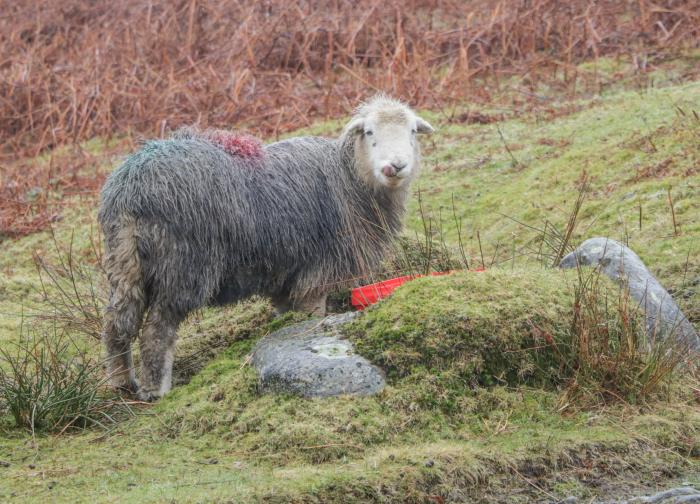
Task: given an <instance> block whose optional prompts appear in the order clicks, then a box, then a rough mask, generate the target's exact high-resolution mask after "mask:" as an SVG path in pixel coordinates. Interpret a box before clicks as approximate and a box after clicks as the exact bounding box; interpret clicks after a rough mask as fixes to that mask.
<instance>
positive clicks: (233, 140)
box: [207, 131, 262, 158]
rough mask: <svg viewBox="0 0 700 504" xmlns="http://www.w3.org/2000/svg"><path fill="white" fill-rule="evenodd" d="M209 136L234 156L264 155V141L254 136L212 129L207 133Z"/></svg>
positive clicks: (255, 156)
mask: <svg viewBox="0 0 700 504" xmlns="http://www.w3.org/2000/svg"><path fill="white" fill-rule="evenodd" d="M207 138H208V139H209V141H211V142H213V143H215V144H217V145H218V146H220V147H221V148H222V149H223V150H225V151H226V152H228V153H229V154H230V155H232V156H239V157H242V158H260V157H262V142H261V141H260V140H259V139H258V138H255V137H254V136H251V135H244V134H241V133H233V132H230V131H212V132H211V133H209V134H208V135H207Z"/></svg>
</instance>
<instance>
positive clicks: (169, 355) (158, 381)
mask: <svg viewBox="0 0 700 504" xmlns="http://www.w3.org/2000/svg"><path fill="white" fill-rule="evenodd" d="M182 319H183V317H182V316H179V315H176V314H174V313H172V312H171V311H170V310H167V309H164V308H163V307H162V306H159V305H155V306H152V307H151V309H150V311H149V312H148V316H147V317H146V321H145V323H144V325H143V330H142V331H141V341H140V346H139V348H140V350H141V387H140V388H139V392H138V397H139V399H141V400H142V401H155V400H156V399H158V398H160V397H163V396H164V395H165V394H166V393H168V391H170V387H171V385H172V370H173V359H174V355H175V340H176V338H177V327H178V325H179V324H180V322H181V321H182Z"/></svg>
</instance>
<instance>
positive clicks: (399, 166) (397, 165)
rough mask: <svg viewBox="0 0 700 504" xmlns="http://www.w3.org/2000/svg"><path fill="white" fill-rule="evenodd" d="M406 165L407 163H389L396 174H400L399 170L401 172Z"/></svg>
mask: <svg viewBox="0 0 700 504" xmlns="http://www.w3.org/2000/svg"><path fill="white" fill-rule="evenodd" d="M407 164H408V163H406V162H405V161H392V162H391V166H393V167H394V170H396V172H397V173H398V172H400V171H401V170H403V169H404V168H406V165H407Z"/></svg>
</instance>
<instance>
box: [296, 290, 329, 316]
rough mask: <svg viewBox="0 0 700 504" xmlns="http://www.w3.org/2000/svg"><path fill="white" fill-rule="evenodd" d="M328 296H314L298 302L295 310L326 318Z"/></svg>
mask: <svg viewBox="0 0 700 504" xmlns="http://www.w3.org/2000/svg"><path fill="white" fill-rule="evenodd" d="M326 296H327V295H326V294H323V295H322V296H312V297H307V298H304V299H302V300H301V301H299V302H297V303H296V305H295V306H294V309H295V310H297V311H300V312H305V313H310V314H311V315H313V316H314V317H325V316H326Z"/></svg>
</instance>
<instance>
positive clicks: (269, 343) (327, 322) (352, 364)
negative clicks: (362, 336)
mask: <svg viewBox="0 0 700 504" xmlns="http://www.w3.org/2000/svg"><path fill="white" fill-rule="evenodd" d="M357 315H358V314H357V313H345V314H341V315H333V316H329V317H326V318H324V319H314V320H308V321H306V322H301V323H299V324H295V325H292V326H289V327H285V328H283V329H280V330H279V331H276V332H274V333H272V334H270V335H268V336H266V337H264V338H263V339H262V340H260V342H259V343H258V344H257V345H256V347H255V349H254V350H253V359H252V362H253V365H254V366H255V368H256V369H257V371H258V374H259V377H260V385H261V388H262V390H263V391H265V392H281V393H292V394H299V395H302V396H305V397H328V396H337V395H344V394H356V395H371V394H376V393H377V392H379V391H381V390H382V389H383V388H384V385H385V381H384V374H383V372H382V371H381V370H380V369H379V368H378V367H377V366H374V365H372V364H371V363H370V362H369V361H368V360H367V359H365V358H364V357H361V356H359V355H357V354H355V351H354V348H353V345H352V343H351V342H350V341H348V340H347V339H344V338H342V337H341V336H340V333H339V332H338V327H339V326H340V325H342V324H344V323H347V322H349V321H350V320H352V319H353V318H354V317H355V316H357Z"/></svg>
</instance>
